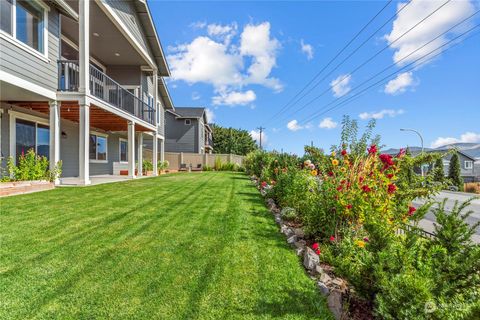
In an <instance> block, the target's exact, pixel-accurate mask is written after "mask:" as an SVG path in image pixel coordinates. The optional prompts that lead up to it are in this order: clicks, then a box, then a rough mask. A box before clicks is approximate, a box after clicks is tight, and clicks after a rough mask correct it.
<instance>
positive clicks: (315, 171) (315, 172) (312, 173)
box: [310, 170, 318, 176]
mask: <svg viewBox="0 0 480 320" xmlns="http://www.w3.org/2000/svg"><path fill="white" fill-rule="evenodd" d="M317 173H318V172H317V170H312V171H310V174H311V175H312V176H316V175H317Z"/></svg>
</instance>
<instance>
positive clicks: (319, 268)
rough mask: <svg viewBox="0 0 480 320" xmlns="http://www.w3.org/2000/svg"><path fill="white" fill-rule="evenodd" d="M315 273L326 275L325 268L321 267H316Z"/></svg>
mask: <svg viewBox="0 0 480 320" xmlns="http://www.w3.org/2000/svg"><path fill="white" fill-rule="evenodd" d="M315 272H316V273H318V274H324V273H325V271H324V270H323V268H322V267H321V266H319V265H317V266H315Z"/></svg>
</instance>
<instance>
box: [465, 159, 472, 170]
mask: <svg viewBox="0 0 480 320" xmlns="http://www.w3.org/2000/svg"><path fill="white" fill-rule="evenodd" d="M464 167H465V169H472V168H473V161H469V160H465V163H464Z"/></svg>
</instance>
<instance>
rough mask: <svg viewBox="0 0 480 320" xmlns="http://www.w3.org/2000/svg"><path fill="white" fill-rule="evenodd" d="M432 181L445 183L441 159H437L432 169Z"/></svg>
mask: <svg viewBox="0 0 480 320" xmlns="http://www.w3.org/2000/svg"><path fill="white" fill-rule="evenodd" d="M433 180H434V181H437V182H444V181H445V172H444V171H443V159H442V158H438V159H437V160H436V161H435V166H434V168H433Z"/></svg>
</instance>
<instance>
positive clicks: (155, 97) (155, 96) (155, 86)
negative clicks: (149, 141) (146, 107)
mask: <svg viewBox="0 0 480 320" xmlns="http://www.w3.org/2000/svg"><path fill="white" fill-rule="evenodd" d="M157 101H158V71H157V69H155V70H153V109H154V110H155V112H154V115H153V116H154V117H155V118H154V119H155V121H154V122H153V123H155V127H158V112H159V110H158V103H157Z"/></svg>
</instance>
